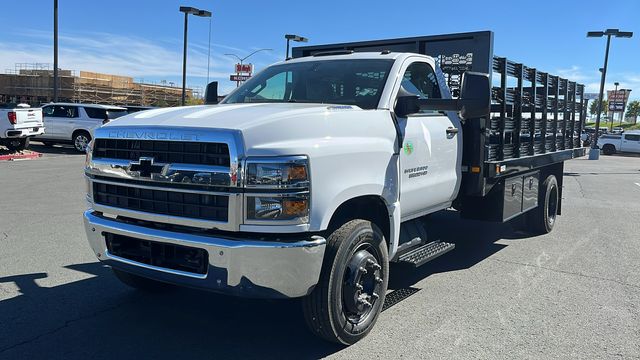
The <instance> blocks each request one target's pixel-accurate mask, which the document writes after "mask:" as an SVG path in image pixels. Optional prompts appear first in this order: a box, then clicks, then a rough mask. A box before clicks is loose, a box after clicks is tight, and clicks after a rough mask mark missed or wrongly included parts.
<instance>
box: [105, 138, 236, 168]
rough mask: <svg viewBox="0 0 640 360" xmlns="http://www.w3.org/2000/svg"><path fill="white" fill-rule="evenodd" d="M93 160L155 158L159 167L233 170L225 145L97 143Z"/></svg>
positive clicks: (134, 141) (204, 143)
mask: <svg viewBox="0 0 640 360" xmlns="http://www.w3.org/2000/svg"><path fill="white" fill-rule="evenodd" d="M93 157H95V158H110V159H123V160H138V159H140V158H141V157H152V158H153V159H154V161H155V162H156V163H182V164H194V165H214V166H227V167H228V166H230V161H229V146H228V145H227V144H224V143H206V142H182V141H155V140H125V139H96V140H95V145H94V149H93Z"/></svg>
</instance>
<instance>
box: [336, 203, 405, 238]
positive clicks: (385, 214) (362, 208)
mask: <svg viewBox="0 0 640 360" xmlns="http://www.w3.org/2000/svg"><path fill="white" fill-rule="evenodd" d="M391 216H392V214H391V213H390V211H389V205H387V202H386V201H385V200H384V198H383V197H382V196H380V195H373V194H371V195H361V196H357V197H354V198H351V199H348V200H346V201H344V202H342V203H341V204H340V205H339V206H338V207H337V208H336V209H335V211H334V212H333V214H332V215H331V218H330V220H329V223H328V225H327V232H328V233H331V232H332V231H334V230H336V229H337V228H339V227H340V226H341V225H342V224H345V223H347V222H348V221H350V220H354V219H363V220H368V221H371V222H372V223H374V224H376V225H377V226H378V227H379V228H380V230H381V231H382V233H383V234H384V238H385V241H386V242H387V245H388V246H390V244H391V243H392V239H393V237H392V234H391V231H392V224H391V219H390V218H391Z"/></svg>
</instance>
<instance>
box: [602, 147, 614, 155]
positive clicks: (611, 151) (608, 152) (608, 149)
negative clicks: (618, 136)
mask: <svg viewBox="0 0 640 360" xmlns="http://www.w3.org/2000/svg"><path fill="white" fill-rule="evenodd" d="M602 153H603V154H605V155H613V154H615V153H616V148H615V146H613V145H610V144H607V145H605V146H603V147H602Z"/></svg>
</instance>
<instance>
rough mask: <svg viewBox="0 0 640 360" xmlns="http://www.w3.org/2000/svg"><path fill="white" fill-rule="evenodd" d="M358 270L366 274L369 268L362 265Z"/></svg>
mask: <svg viewBox="0 0 640 360" xmlns="http://www.w3.org/2000/svg"><path fill="white" fill-rule="evenodd" d="M358 270H360V272H361V273H363V274H366V273H367V269H365V268H364V266H360V267H359V268H358Z"/></svg>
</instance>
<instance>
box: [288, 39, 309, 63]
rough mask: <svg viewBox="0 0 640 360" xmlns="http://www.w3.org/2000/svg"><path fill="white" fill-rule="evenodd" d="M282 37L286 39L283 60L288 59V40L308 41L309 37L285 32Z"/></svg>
mask: <svg viewBox="0 0 640 360" xmlns="http://www.w3.org/2000/svg"><path fill="white" fill-rule="evenodd" d="M284 38H285V39H287V52H286V54H285V56H284V59H285V60H289V41H290V40H293V41H296V42H307V41H309V39H307V38H306V37H302V36H300V35H293V34H286V35H285V36H284Z"/></svg>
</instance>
